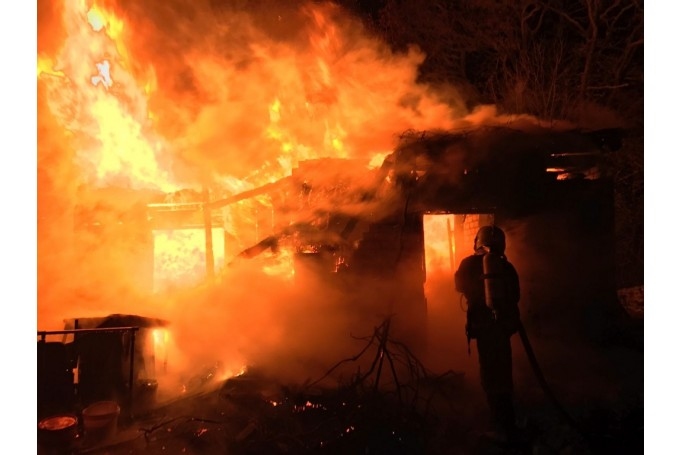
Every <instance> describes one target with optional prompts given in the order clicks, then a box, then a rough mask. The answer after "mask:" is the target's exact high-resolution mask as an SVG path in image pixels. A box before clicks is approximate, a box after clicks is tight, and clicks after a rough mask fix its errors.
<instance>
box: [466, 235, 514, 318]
mask: <svg viewBox="0 0 680 455" xmlns="http://www.w3.org/2000/svg"><path fill="white" fill-rule="evenodd" d="M474 248H475V254H479V255H483V258H482V270H483V274H484V275H483V278H484V298H485V303H486V306H487V308H489V310H491V314H492V315H493V319H494V321H497V320H498V317H499V311H500V312H501V313H502V312H503V308H504V307H505V306H507V305H505V303H506V302H505V301H506V298H507V292H506V287H505V282H504V281H503V271H504V266H503V263H504V261H505V256H504V253H505V234H504V233H503V230H502V229H501V228H499V227H496V226H483V227H481V228H480V229H479V231H477V235H476V236H475V245H474ZM500 316H506V315H505V314H500Z"/></svg>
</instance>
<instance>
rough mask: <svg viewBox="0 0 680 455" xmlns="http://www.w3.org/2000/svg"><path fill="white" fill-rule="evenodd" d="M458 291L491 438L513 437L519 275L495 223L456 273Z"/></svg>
mask: <svg viewBox="0 0 680 455" xmlns="http://www.w3.org/2000/svg"><path fill="white" fill-rule="evenodd" d="M455 284H456V290H457V291H458V292H460V293H462V294H463V295H464V296H465V298H466V300H467V304H468V308H467V323H466V325H465V331H466V334H467V338H468V349H469V344H470V340H472V339H474V340H476V341H477V352H478V354H479V368H480V379H481V384H482V388H483V390H484V393H485V394H486V398H487V402H488V406H489V411H490V417H491V422H492V435H493V437H494V438H497V439H500V440H503V441H506V442H512V440H514V439H515V438H516V437H517V436H518V432H517V427H516V422H515V408H514V398H513V380H512V351H511V347H510V337H511V336H512V335H513V334H514V333H515V332H517V330H518V327H519V306H518V303H519V277H518V275H517V271H516V270H515V267H514V266H513V265H512V264H511V263H510V262H509V261H508V260H507V258H506V257H505V234H504V232H503V230H502V229H500V228H499V227H497V226H483V227H481V228H480V229H479V231H478V232H477V235H476V237H475V243H474V254H473V255H471V256H468V257H466V258H464V259H463V260H462V261H461V263H460V266H459V268H458V270H457V271H456V274H455Z"/></svg>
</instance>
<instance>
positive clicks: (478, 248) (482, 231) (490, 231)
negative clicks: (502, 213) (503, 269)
mask: <svg viewBox="0 0 680 455" xmlns="http://www.w3.org/2000/svg"><path fill="white" fill-rule="evenodd" d="M485 250H488V251H491V252H492V253H496V254H503V253H505V233H504V232H503V230H502V229H501V228H499V227H498V226H482V227H481V228H479V230H478V231H477V235H476V236H475V252H478V253H481V252H484V251H485Z"/></svg>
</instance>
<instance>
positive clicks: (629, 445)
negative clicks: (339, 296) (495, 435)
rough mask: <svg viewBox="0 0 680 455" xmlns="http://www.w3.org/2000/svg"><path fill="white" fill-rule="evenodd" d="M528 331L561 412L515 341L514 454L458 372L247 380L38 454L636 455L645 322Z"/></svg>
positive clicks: (476, 391)
mask: <svg viewBox="0 0 680 455" xmlns="http://www.w3.org/2000/svg"><path fill="white" fill-rule="evenodd" d="M528 332H529V336H530V339H531V341H532V346H533V348H534V352H535V355H536V357H537V359H538V360H539V362H540V368H541V372H542V373H543V375H544V377H545V378H546V380H547V382H548V384H549V386H550V391H551V392H552V393H553V394H554V397H555V398H556V399H557V403H554V402H553V401H551V399H550V398H549V396H548V395H546V393H545V391H544V390H543V389H542V387H541V385H540V383H539V381H538V380H537V378H536V375H535V372H534V371H533V370H532V368H531V365H530V363H529V361H528V358H527V356H526V354H525V353H524V350H523V346H522V344H521V340H520V339H519V337H518V336H515V337H513V349H514V352H515V387H516V406H517V419H518V423H519V425H520V427H521V428H522V430H523V437H522V442H521V444H516V445H512V446H510V445H505V444H503V443H500V442H498V441H496V440H493V439H489V438H488V437H487V436H486V435H485V431H486V430H487V428H488V427H487V418H486V407H485V402H484V398H483V396H482V394H481V389H480V386H479V384H478V382H477V380H476V379H475V378H473V377H468V376H467V375H466V374H464V373H460V372H456V373H455V374H454V372H449V373H448V374H442V375H437V376H426V375H420V376H419V377H418V384H417V386H414V385H413V384H411V383H409V384H407V383H406V382H404V383H403V384H402V386H401V389H400V390H398V393H395V391H394V389H392V391H386V392H383V391H377V392H376V391H375V390H373V389H372V387H355V388H350V387H345V386H340V385H338V387H337V388H335V389H332V388H330V389H325V390H322V391H319V390H316V391H314V392H312V391H311V389H305V388H302V387H300V386H299V385H290V384H278V383H276V381H275V380H272V379H271V378H267V377H266V376H259V375H257V374H249V373H246V374H245V375H244V376H243V377H242V378H232V379H230V380H227V381H226V382H218V383H213V384H208V385H206V387H205V388H204V389H202V390H200V391H199V392H197V393H195V394H193V395H191V396H187V397H183V398H181V399H175V400H172V401H169V402H166V403H158V405H157V406H156V407H155V408H153V409H152V410H150V411H149V412H147V413H146V414H143V415H137V416H136V417H135V418H134V419H132V420H129V419H126V418H125V416H121V418H120V420H119V422H118V429H117V432H116V433H115V435H114V436H112V437H111V438H109V439H107V440H103V441H92V440H88V438H87V437H86V436H87V435H84V434H81V437H79V438H78V439H77V440H76V442H75V444H74V445H73V446H72V447H71V448H70V449H64V450H62V451H61V452H58V451H54V450H47V449H45V448H44V447H39V453H44V454H50V453H72V454H86V453H88V454H108V455H118V454H121V455H122V454H197V455H198V454H305V453H319V454H325V453H328V454H354V453H365V454H370V453H376V454H378V453H380V454H418V453H422V454H432V455H439V454H442V455H443V454H470V455H475V454H480V455H483V454H490V455H493V454H524V453H527V454H533V455H540V454H586V455H588V454H614V453H615V454H629V453H630V454H637V453H643V451H644V450H643V440H644V436H643V409H644V396H643V367H644V361H643V360H644V350H643V346H642V324H641V322H638V323H636V322H635V321H628V323H625V324H623V325H619V326H618V327H617V328H616V330H612V331H610V333H609V334H608V335H607V336H605V337H600V338H599V339H596V340H594V339H589V338H588V337H581V338H580V339H579V338H575V337H571V338H570V339H565V338H564V337H562V336H560V335H557V334H537V333H531V332H530V331H529V330H528ZM474 355H475V352H474V344H473V346H472V356H471V358H472V359H474ZM389 373H390V372H389V371H387V369H386V368H385V372H384V373H383V375H384V376H383V377H384V378H388V379H389V377H390V374H389ZM369 379H370V378H369ZM416 389H417V397H418V398H417V399H413V397H414V396H415V395H416V393H415V391H416ZM558 406H560V407H558Z"/></svg>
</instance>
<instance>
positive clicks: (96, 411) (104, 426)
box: [83, 401, 120, 442]
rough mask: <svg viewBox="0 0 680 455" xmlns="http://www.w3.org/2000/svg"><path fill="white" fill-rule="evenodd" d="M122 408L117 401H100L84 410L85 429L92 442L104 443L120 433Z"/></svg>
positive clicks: (86, 435)
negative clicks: (119, 422)
mask: <svg viewBox="0 0 680 455" xmlns="http://www.w3.org/2000/svg"><path fill="white" fill-rule="evenodd" d="M119 415H120V406H118V403H116V402H115V401H98V402H96V403H92V404H91V405H89V406H88V407H86V408H85V409H83V428H84V430H85V437H86V438H87V439H88V440H89V441H90V442H98V441H103V440H105V439H109V438H111V437H113V436H115V434H116V432H117V431H118V416H119Z"/></svg>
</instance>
